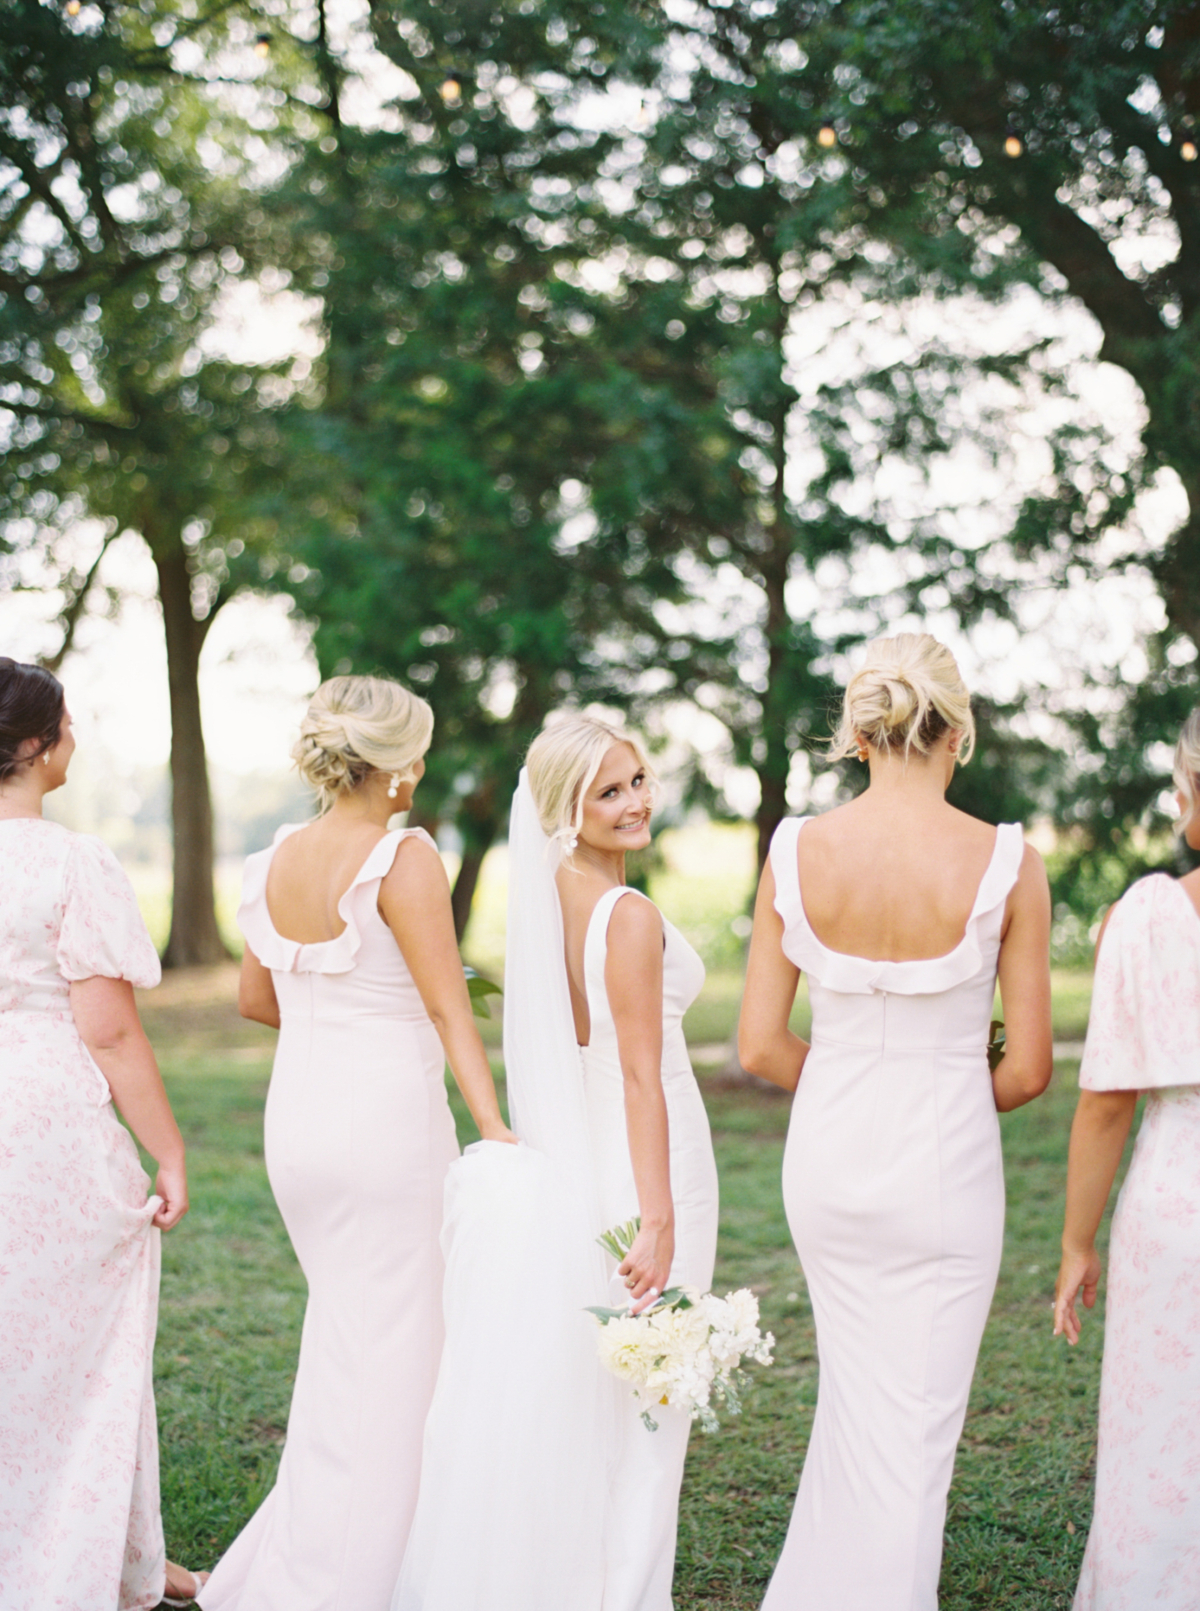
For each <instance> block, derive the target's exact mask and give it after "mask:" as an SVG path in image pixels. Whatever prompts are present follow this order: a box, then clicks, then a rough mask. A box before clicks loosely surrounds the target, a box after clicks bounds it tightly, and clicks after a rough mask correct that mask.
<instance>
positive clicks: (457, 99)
mask: <svg viewBox="0 0 1200 1611" xmlns="http://www.w3.org/2000/svg"><path fill="white" fill-rule="evenodd" d="M438 94H439V95H440V96H441V97H442V104H443V105H444V106H461V105H462V84H461V82H460V80H459V77H458V74H457V73H447V74H446V76H445V78H444V79H443V80H442V83H441V87H440V89H439V90H438Z"/></svg>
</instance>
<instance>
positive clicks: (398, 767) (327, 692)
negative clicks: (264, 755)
mask: <svg viewBox="0 0 1200 1611" xmlns="http://www.w3.org/2000/svg"><path fill="white" fill-rule="evenodd" d="M432 736H433V712H432V711H431V710H430V708H429V706H428V705H427V704H426V703H425V701H424V700H423V699H421V698H420V697H419V695H417V694H412V693H409V691H408V689H407V688H403V687H401V685H400V684H399V683H398V682H389V681H388V680H387V679H386V678H384V677H330V678H329V679H328V681H326V682H323V683H322V684H321V686H320V687H319V688H318V689H317V691H316V693H315V694H314V695H313V696H312V699H311V701H310V702H309V706H308V709H307V711H305V713H304V720H303V721H302V722H301V724H300V737H299V738H298V739H297V740H296V743H295V744H294V746H293V747H292V760H293V761H295V763H296V770H297V771H298V772H299V774H300V776H301V777H302V778H303V779H304V781H305V783H307V784H308V786H309V787H310V788H312V789H315V790H316V793H317V797H318V799H319V801H320V806H321V811H322V812H326V811H328V810H329V808H330V806H331V805H332V804H333V802H334V801H335V800H336V799H337V798H338V796H339V795H342V794H349V793H350V792H351V791H352V790H354V789H357V788H358V786H359V785H360V784H361V783H364V782H365V781H366V780H367V778H369V777H370V775H371V774H372V772H387V773H389V774H391V773H395V774H396V775H397V777H398V779H399V781H400V782H401V783H411V782H412V780H413V778H414V777H415V776H416V767H417V762H418V761H419V760H420V759H421V757H422V756H423V755H424V753H425V751H426V750H427V749H428V748H429V740H430V739H431V738H432Z"/></svg>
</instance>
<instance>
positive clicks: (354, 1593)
mask: <svg viewBox="0 0 1200 1611" xmlns="http://www.w3.org/2000/svg"><path fill="white" fill-rule="evenodd" d="M295 831H296V828H295V827H288V828H282V829H281V830H280V831H279V833H278V834H277V835H276V838H275V844H274V845H273V846H272V847H271V849H269V850H265V851H260V852H259V853H258V854H257V855H254V856H250V857H249V858H248V859H247V862H246V869H245V875H244V881H243V896H242V904H241V907H240V909H239V912H238V922H239V923H240V924H241V928H242V932H243V933H244V934H245V936H246V943H247V944H248V945H249V947H250V949H251V950H252V951H253V952H254V954H255V956H257V957H258V958H259V960H260V961H261V962H262V963H263V964H264V965H265V966H266V967H268V968H269V969H270V970H271V975H272V978H273V980H274V984H275V993H276V996H277V998H278V1001H279V1010H280V1018H281V1029H280V1033H279V1043H278V1046H277V1049H276V1053H275V1063H274V1068H273V1070H272V1074H271V1084H270V1089H269V1092H268V1095H267V1105H266V1114H265V1119H264V1132H265V1135H264V1139H265V1151H266V1163H267V1172H268V1175H269V1177H270V1181H271V1188H272V1190H273V1192H274V1194H275V1200H276V1202H277V1203H278V1205H279V1210H280V1213H281V1214H282V1216H283V1220H284V1224H285V1225H286V1226H287V1231H288V1235H289V1236H290V1238H291V1240H292V1245H293V1247H294V1248H295V1250H296V1256H297V1258H298V1259H299V1261H300V1266H301V1268H302V1270H303V1271H304V1275H305V1278H306V1280H307V1282H308V1306H307V1308H306V1311H305V1316H304V1328H303V1332H302V1335H301V1341H300V1360H299V1365H298V1368H297V1371H296V1384H295V1389H294V1392H293V1397H292V1407H291V1412H290V1414H289V1417H288V1429H287V1441H286V1444H285V1446H284V1451H283V1457H282V1459H281V1461H280V1465H279V1474H278V1477H277V1479H276V1483H275V1486H274V1488H273V1489H272V1491H271V1493H270V1494H268V1496H267V1498H266V1499H265V1500H264V1502H263V1504H262V1505H261V1507H260V1508H259V1509H258V1511H257V1512H256V1513H255V1514H254V1516H252V1517H251V1519H250V1521H249V1522H248V1523H247V1525H246V1527H245V1528H244V1530H243V1531H242V1532H241V1534H240V1535H239V1536H238V1537H237V1538H236V1539H235V1541H234V1542H233V1544H232V1545H231V1546H230V1548H229V1550H228V1551H227V1552H226V1554H225V1555H224V1557H223V1558H222V1559H221V1561H220V1562H219V1563H218V1565H217V1569H216V1571H215V1572H214V1573H213V1575H212V1578H211V1579H210V1580H209V1582H208V1584H207V1585H206V1587H205V1589H204V1591H203V1594H202V1595H201V1597H200V1603H201V1604H202V1605H203V1607H204V1611H296V1608H297V1607H303V1608H304V1611H387V1608H388V1606H389V1604H390V1602H391V1595H392V1587H393V1585H394V1583H395V1581H396V1575H397V1573H398V1571H399V1569H400V1562H401V1559H402V1558H403V1555H404V1549H405V1544H406V1542H407V1539H408V1532H409V1527H410V1524H411V1521H412V1514H413V1509H414V1506H415V1504H416V1496H417V1487H418V1482H419V1477H420V1466H421V1440H422V1434H423V1430H424V1424H425V1417H426V1414H427V1411H428V1408H429V1401H430V1398H431V1396H432V1393H433V1386H434V1381H435V1378H436V1375H437V1368H438V1359H439V1355H440V1353H441V1346H442V1312H441V1302H442V1273H443V1271H442V1255H441V1251H440V1248H439V1245H438V1237H439V1232H440V1229H441V1222H442V1193H443V1185H444V1182H445V1177H446V1171H447V1169H448V1168H449V1166H450V1164H451V1163H452V1161H453V1160H454V1159H455V1158H456V1157H457V1156H458V1143H457V1140H456V1138H455V1131H454V1121H453V1118H452V1116H451V1113H450V1107H449V1103H448V1102H447V1099H446V1086H445V1077H444V1071H445V1061H444V1057H443V1053H442V1045H441V1041H440V1040H439V1038H438V1034H437V1031H436V1030H435V1028H434V1026H433V1024H432V1022H431V1021H430V1019H429V1015H428V1014H427V1013H426V1011H425V1008H424V1006H423V1004H422V1002H421V998H420V996H419V994H418V992H417V988H416V985H415V984H414V983H413V979H412V975H411V974H410V972H409V970H408V968H407V966H406V965H405V962H404V959H403V957H402V956H401V953H400V949H399V947H398V946H397V944H396V941H395V939H394V937H393V935H392V932H391V930H390V929H389V928H388V926H387V924H386V923H385V922H384V920H383V918H382V917H381V916H380V914H379V910H378V900H379V885H380V881H381V880H382V879H383V878H384V876H385V875H386V874H387V872H388V871H389V869H390V868H391V866H392V862H393V860H394V859H395V856H396V852H397V850H398V849H399V847H400V845H401V843H402V842H403V840H404V839H405V838H406V837H409V836H411V835H412V834H419V835H420V836H421V837H422V838H424V839H425V840H426V841H427V842H428V843H430V844H432V840H429V837H428V835H427V834H424V833H423V832H422V830H420V829H407V830H399V831H397V832H394V833H388V834H385V835H384V837H383V838H382V839H381V840H380V841H379V843H378V844H377V845H376V846H375V848H374V849H373V850H372V851H371V853H370V855H369V856H368V857H367V859H366V861H365V862H364V863H363V865H362V867H361V868H360V869H359V871H358V873H357V874H356V876H355V878H354V880H353V882H352V883H351V885H350V887H349V889H347V891H346V893H345V894H344V895H343V896H342V898H341V900H340V901H339V903H338V914H339V916H340V917H341V919H342V921H343V923H344V924H345V928H344V929H343V930H342V932H341V933H340V934H339V935H338V936H337V937H336V938H334V939H332V940H326V941H323V942H320V943H318V944H314V945H301V944H298V943H297V942H296V941H293V940H289V939H286V938H284V937H283V936H282V935H280V934H278V933H277V932H276V930H275V927H274V925H273V923H272V922H271V917H270V913H269V912H268V909H267V899H266V885H267V872H268V870H269V868H270V864H271V857H272V855H273V854H274V849H275V846H277V845H278V844H279V842H280V840H281V839H283V838H284V837H286V835H287V834H289V833H292V832H295Z"/></svg>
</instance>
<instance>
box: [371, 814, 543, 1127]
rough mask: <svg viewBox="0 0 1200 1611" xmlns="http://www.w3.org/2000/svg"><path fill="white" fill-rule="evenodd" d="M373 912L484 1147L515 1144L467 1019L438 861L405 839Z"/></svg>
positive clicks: (473, 1027) (470, 1018) (464, 985)
mask: <svg viewBox="0 0 1200 1611" xmlns="http://www.w3.org/2000/svg"><path fill="white" fill-rule="evenodd" d="M379 910H380V912H381V913H382V914H383V919H384V922H385V923H386V924H387V926H388V927H389V928H390V929H391V931H392V933H393V934H394V935H395V937H396V944H397V945H398V946H399V947H400V954H401V956H402V957H403V958H404V960H405V962H406V963H407V965H408V971H409V972H410V973H411V974H412V976H413V983H414V984H415V985H416V987H417V992H418V994H419V995H420V997H421V1001H422V1003H423V1005H424V1007H425V1011H426V1012H427V1013H428V1014H429V1016H430V1018H431V1019H432V1020H433V1025H434V1028H435V1029H436V1030H437V1032H438V1035H439V1036H440V1037H441V1042H442V1047H443V1050H444V1051H445V1053H446V1061H447V1062H448V1063H449V1064H450V1068H451V1072H452V1073H453V1075H454V1078H455V1082H456V1083H457V1085H458V1088H459V1090H460V1091H461V1092H462V1094H463V1098H464V1100H465V1101H466V1104H467V1107H468V1108H469V1109H470V1110H471V1117H472V1118H473V1119H474V1120H475V1123H476V1124H477V1125H478V1127H479V1133H480V1135H481V1136H482V1137H483V1139H484V1140H485V1141H511V1142H515V1141H516V1139H517V1138H516V1136H515V1135H513V1133H512V1131H511V1130H510V1129H509V1128H508V1126H507V1125H506V1124H505V1122H504V1120H503V1118H502V1117H501V1114H500V1102H499V1099H498V1098H497V1096H496V1082H495V1080H494V1079H493V1078H492V1069H491V1065H490V1064H489V1062H488V1060H487V1053H486V1052H485V1051H484V1049H483V1042H482V1040H480V1038H479V1030H478V1029H477V1028H476V1025H475V1018H474V1015H473V1014H472V1012H471V997H470V995H469V994H468V991H467V978H466V974H465V973H464V972H463V965H462V958H461V957H460V956H459V954H458V942H457V941H456V939H455V936H454V917H453V914H452V912H451V909H450V885H449V883H448V881H447V879H446V869H445V868H444V867H443V866H442V858H441V857H440V856H439V855H438V853H437V851H436V850H434V849H433V848H432V846H430V845H428V844H425V843H423V842H422V841H421V840H420V839H405V840H404V841H403V842H402V843H401V844H400V846H399V848H398V849H397V851H396V859H395V861H394V862H393V863H392V865H391V868H390V870H389V872H388V874H387V876H386V877H385V878H384V880H383V882H382V883H381V884H380V886H379Z"/></svg>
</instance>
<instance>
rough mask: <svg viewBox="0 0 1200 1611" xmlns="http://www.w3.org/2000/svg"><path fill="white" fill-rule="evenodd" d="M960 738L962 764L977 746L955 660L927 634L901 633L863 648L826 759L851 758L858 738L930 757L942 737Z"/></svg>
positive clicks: (876, 745) (879, 746)
mask: <svg viewBox="0 0 1200 1611" xmlns="http://www.w3.org/2000/svg"><path fill="white" fill-rule="evenodd" d="M951 729H953V730H955V731H957V732H961V734H962V736H963V737H962V744H961V746H960V748H959V751H958V759H959V761H960V762H963V763H965V762H967V761H968V760H970V758H971V751H972V750H973V749H974V748H975V718H974V717H973V716H972V714H971V696H970V694H969V693H968V692H967V690H966V686H965V684H964V683H963V680H962V673H961V672H960V671H959V669H958V662H957V661H956V660H955V658H954V656H953V655H952V654H951V653H950V651H949V649H947V647H946V645H945V644H944V643H939V642H938V640H937V639H936V638H934V637H931V636H930V635H929V633H928V632H899V633H897V634H896V636H895V637H894V638H876V639H875V641H874V643H869V644H868V645H867V658H866V661H865V663H864V664H863V665H862V666H861V667H860V668H859V670H858V671H856V672H855V674H854V676H853V677H851V679H850V681H849V683H848V684H847V687H846V694H845V698H844V699H843V701H842V719H841V722H840V723H839V725H838V730H837V732H836V733H835V734H834V737H833V743H832V745H831V746H830V750H829V758H830V760H832V761H840V760H841V759H842V757H843V756H845V755H853V754H854V753H855V751H856V750H857V749H858V747H859V737H860V735H861V738H862V739H864V740H865V741H866V743H867V744H868V745H870V747H871V748H872V749H877V750H882V751H884V752H885V753H886V752H890V751H894V750H903V751H904V753H905V755H907V754H908V753H909V752H910V751H912V750H916V751H917V752H918V754H920V755H928V753H929V751H930V750H931V749H932V748H933V746H934V745H935V744H936V743H937V742H938V740H939V739H940V738H941V737H942V735H943V734H944V733H946V732H947V731H949V730H951Z"/></svg>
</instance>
